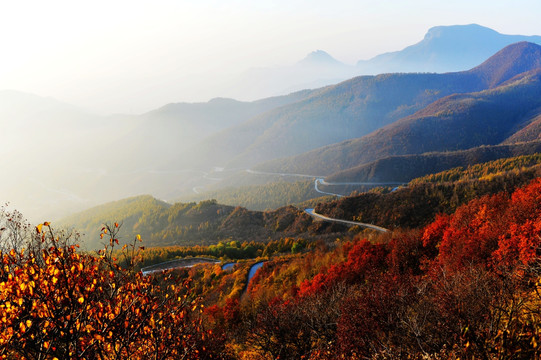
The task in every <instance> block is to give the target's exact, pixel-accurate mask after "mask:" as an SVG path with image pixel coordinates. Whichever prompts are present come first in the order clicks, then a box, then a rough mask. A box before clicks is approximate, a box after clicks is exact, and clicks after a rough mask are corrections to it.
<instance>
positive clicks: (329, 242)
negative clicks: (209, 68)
mask: <svg viewBox="0 0 541 360" xmlns="http://www.w3.org/2000/svg"><path fill="white" fill-rule="evenodd" d="M227 88H228V87H225V86H224V87H223V89H227ZM229 88H230V89H231V90H229V91H230V92H229V93H227V95H228V96H231V95H233V94H234V95H236V96H237V98H244V99H245V98H246V96H248V95H247V94H251V96H252V97H255V98H257V100H250V101H246V100H242V101H241V100H236V99H233V98H229V97H217V98H213V99H211V100H209V101H207V102H176V103H168V104H165V105H163V106H161V107H159V108H156V109H154V110H151V111H147V112H144V113H141V114H111V115H97V114H95V113H93V112H91V111H89V110H85V109H83V108H81V107H79V106H75V105H71V104H68V103H65V102H62V101H59V100H56V99H54V98H50V97H41V96H38V95H33V94H30V93H25V92H21V91H15V90H3V91H0V119H3V120H4V123H3V129H2V132H0V155H1V156H2V173H3V175H4V176H2V177H0V189H1V195H2V197H1V198H0V200H2V202H3V204H4V205H3V206H2V207H1V208H0V259H1V260H2V264H1V266H0V358H2V359H40V360H41V359H57V360H58V359H164V360H165V359H251V360H256V359H258V360H259V359H261V360H263V359H314V360H315V359H538V358H539V357H540V356H541V350H540V346H539V344H540V343H541V37H540V36H522V35H505V34H500V33H498V32H496V31H494V30H491V29H489V28H485V27H482V26H479V25H454V26H437V27H433V28H431V29H430V30H429V31H428V32H427V33H426V35H425V37H424V38H423V39H422V40H421V41H420V42H418V43H416V44H412V45H410V46H407V47H405V48H404V49H403V50H400V51H395V52H387V53H383V54H380V55H378V56H375V57H373V58H371V59H369V60H360V61H358V62H357V63H356V64H355V65H347V64H344V63H341V62H340V61H338V60H336V59H334V58H333V57H332V56H331V55H329V54H328V53H326V52H324V51H322V50H317V51H314V52H312V53H310V54H308V56H306V58H304V59H303V60H301V61H299V62H297V63H296V64H294V65H291V66H275V67H272V68H256V69H252V70H250V71H248V72H246V73H244V74H243V76H241V77H238V78H235V79H234V80H231V83H230V84H229ZM220 89H221V88H220ZM194 91H195V90H194ZM223 91H224V92H225V91H226V90H223Z"/></svg>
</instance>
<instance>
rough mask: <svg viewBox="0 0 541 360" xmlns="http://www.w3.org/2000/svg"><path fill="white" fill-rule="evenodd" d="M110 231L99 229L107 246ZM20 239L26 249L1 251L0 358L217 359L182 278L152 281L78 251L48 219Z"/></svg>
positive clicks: (102, 254) (216, 348) (99, 256)
mask: <svg viewBox="0 0 541 360" xmlns="http://www.w3.org/2000/svg"><path fill="white" fill-rule="evenodd" d="M8 221H11V219H9V220H8ZM115 225H116V224H115ZM116 231H117V227H115V226H112V227H105V228H103V229H102V233H103V234H104V235H105V237H109V241H110V246H113V245H115V244H116V243H117V242H118V240H117V239H116ZM27 240H28V242H27V244H26V249H20V250H15V249H11V250H10V251H8V252H4V253H2V254H1V259H2V268H1V269H0V311H1V318H0V356H1V357H2V358H6V359H11V358H17V359H149V358H152V359H181V358H190V359H198V358H213V357H217V356H213V354H214V355H215V354H216V353H219V347H220V345H219V344H218V343H219V341H215V339H213V338H211V336H210V332H209V331H206V330H205V329H204V328H203V325H202V322H201V316H200V313H201V311H202V309H201V306H200V304H199V303H198V301H197V299H195V298H192V297H190V295H189V291H186V288H187V287H189V282H187V281H180V282H179V281H175V280H174V279H172V278H165V279H163V281H161V282H160V283H159V284H158V283H157V282H156V280H155V279H153V278H151V277H143V276H142V275H141V274H140V273H134V272H132V271H130V269H123V268H121V267H119V266H118V265H117V264H116V263H115V261H114V259H112V258H110V256H109V255H110V251H107V249H105V250H103V251H101V252H100V253H99V254H97V255H91V254H86V253H81V252H80V251H78V249H77V246H76V245H72V244H70V243H69V242H68V241H65V237H63V236H57V235H56V234H55V233H54V231H53V229H52V228H51V227H50V226H49V224H48V223H45V224H40V225H39V226H38V227H37V228H36V233H35V234H33V235H32V237H31V238H30V239H27ZM134 246H135V245H134Z"/></svg>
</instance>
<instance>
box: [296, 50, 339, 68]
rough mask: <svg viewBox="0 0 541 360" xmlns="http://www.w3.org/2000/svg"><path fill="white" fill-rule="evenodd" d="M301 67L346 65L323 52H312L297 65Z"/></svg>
mask: <svg viewBox="0 0 541 360" xmlns="http://www.w3.org/2000/svg"><path fill="white" fill-rule="evenodd" d="M297 64H298V65H301V66H334V65H338V66H343V65H344V64H343V63H341V62H340V61H338V60H336V59H335V58H333V57H332V56H331V55H329V54H328V53H327V52H325V51H323V50H316V51H312V52H311V53H310V54H308V55H306V57H305V58H304V59H302V60H301V61H299V62H298V63H297Z"/></svg>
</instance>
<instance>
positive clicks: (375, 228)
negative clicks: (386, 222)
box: [304, 209, 390, 233]
mask: <svg viewBox="0 0 541 360" xmlns="http://www.w3.org/2000/svg"><path fill="white" fill-rule="evenodd" d="M304 211H305V212H306V213H307V214H309V215H310V216H313V217H315V218H318V219H320V220H323V221H329V222H337V223H340V224H346V225H358V226H362V227H366V228H369V229H374V230H377V231H381V232H385V233H386V232H389V231H390V230H389V229H385V228H382V227H380V226H377V225H372V224H366V223H362V222H357V221H349V220H342V219H333V218H330V217H327V216H325V215H321V214H318V213H316V212H315V211H314V209H304Z"/></svg>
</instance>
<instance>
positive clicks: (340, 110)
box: [0, 25, 541, 220]
mask: <svg viewBox="0 0 541 360" xmlns="http://www.w3.org/2000/svg"><path fill="white" fill-rule="evenodd" d="M429 34H430V36H428V34H427V36H426V37H425V39H424V40H423V41H421V42H420V43H418V44H415V45H412V46H411V47H408V48H406V49H404V50H403V51H401V52H397V53H393V54H392V56H391V55H389V54H385V56H383V55H382V57H381V58H380V60H377V61H381V63H382V64H383V63H385V64H387V65H385V66H388V65H389V64H391V63H392V62H394V63H400V62H402V63H403V64H406V63H408V62H411V63H414V62H415V61H414V60H413V59H417V64H418V66H419V69H430V66H431V65H430V63H427V62H426V61H428V60H427V59H431V60H430V61H432V62H433V63H434V64H436V63H437V64H443V65H441V66H443V67H444V66H447V65H445V61H443V60H441V61H439V60H438V59H441V58H442V57H443V55H444V54H445V52H444V49H447V48H452V47H453V46H455V48H456V49H457V50H456V52H455V54H453V52H452V51H451V52H448V57H445V58H449V59H451V58H453V56H454V57H455V58H456V59H458V57H460V58H468V59H470V60H469V61H473V59H474V58H475V57H476V56H477V57H481V56H483V55H482V54H484V52H486V51H489V49H490V46H494V47H497V46H499V45H501V44H504V43H505V42H507V41H512V40H516V39H522V38H529V39H531V40H535V41H539V38H538V37H512V36H507V35H501V34H498V33H496V32H494V31H491V30H489V29H486V28H482V27H480V26H476V25H468V26H455V27H437V28H433V29H431V30H430V31H429ZM476 34H479V37H478V38H475V37H476V36H477V35H476ZM483 41H486V42H488V43H489V44H491V45H490V46H488V45H487V46H479V47H476V46H474V45H473V44H475V43H476V42H483ZM539 42H541V41H539ZM443 44H448V46H447V47H446V46H443ZM457 44H462V45H463V46H466V45H467V46H469V47H460V46H461V45H460V46H459V45H457ZM468 44H469V45H468ZM464 49H470V50H471V51H467V52H466V53H464V51H466V50H464ZM499 49H501V48H500V47H499V48H498V49H497V50H499ZM477 50H478V51H477ZM497 50H495V51H494V52H492V53H490V55H493V54H494V53H496V51H497ZM427 54H433V55H434V56H432V55H430V56H429V55H427ZM435 54H440V55H441V56H440V57H438V56H436V55H435ZM465 54H468V56H465ZM490 55H489V56H490ZM489 56H485V57H483V59H486V58H488V57H489ZM381 59H386V60H385V61H383V60H381ZM389 59H394V60H392V61H391V60H389ZM463 60H464V61H466V59H463ZM377 61H376V59H374V63H376V62H377ZM457 61H458V60H457ZM480 62H481V61H479V62H478V63H476V65H477V64H479V63H480ZM453 63H454V64H456V62H455V61H451V60H449V64H453ZM464 64H465V63H464ZM295 66H296V67H301V68H308V67H314V68H317V69H320V70H321V69H322V67H323V68H333V69H341V70H340V71H344V74H345V73H346V72H347V71H349V70H351V69H352V68H355V67H353V66H347V65H344V64H341V63H340V62H338V61H336V60H335V59H333V58H332V57H331V56H330V55H328V54H326V53H325V52H323V51H316V52H314V53H312V54H310V55H309V56H308V57H307V58H306V59H305V60H303V61H301V62H300V63H299V64H297V65H295ZM408 66H409V65H408ZM438 66H440V65H438ZM472 67H473V66H472ZM540 68H541V52H540V47H539V46H538V45H535V44H533V43H531V42H530V43H526V42H521V43H517V44H514V45H512V46H509V47H507V48H505V49H504V50H501V51H500V52H498V53H497V54H496V55H494V56H492V57H491V58H490V59H489V60H487V61H485V62H484V63H483V64H481V65H479V66H477V67H474V68H473V69H471V70H467V69H465V71H462V72H455V73H444V74H431V73H410V74H404V73H400V74H398V73H396V74H382V75H377V76H359V77H355V78H351V79H349V80H346V81H343V82H341V83H338V84H336V85H330V86H326V87H322V88H318V89H315V90H303V91H299V92H294V93H291V94H289V95H284V96H277V97H272V98H265V99H262V100H258V101H253V102H242V101H237V100H232V99H225V98H219V99H213V100H211V101H209V102H207V103H195V104H188V103H176V104H168V105H165V106H163V107H161V108H159V109H156V110H154V111H151V112H148V113H145V114H142V115H139V116H123V115H115V116H109V117H102V116H95V115H92V114H88V113H87V112H85V111H82V110H80V109H77V108H75V107H72V106H69V105H67V104H62V103H60V102H57V101H55V100H52V99H47V98H41V97H37V96H32V95H27V94H21V93H15V92H2V93H0V116H2V118H4V119H11V121H9V122H8V127H7V128H6V129H7V131H6V132H3V133H2V134H1V135H0V136H2V140H3V147H2V154H3V155H4V157H5V158H6V161H5V162H4V166H5V171H6V173H11V174H13V176H9V177H4V178H3V179H2V180H0V181H1V183H0V185H1V188H2V189H5V190H4V191H5V193H4V194H1V195H2V200H4V199H5V200H6V201H11V202H12V205H13V207H15V208H18V209H21V210H22V211H23V212H24V214H25V215H26V216H28V217H30V218H31V219H32V218H35V217H36V216H40V218H39V219H38V220H43V219H42V217H46V218H48V219H49V218H52V217H59V216H62V215H67V214H69V213H72V212H73V211H75V210H82V209H84V208H87V207H90V206H92V205H96V204H99V203H103V202H106V201H111V200H115V199H120V198H125V197H128V196H133V195H139V194H152V195H153V196H155V197H157V198H161V199H166V200H171V199H177V198H179V197H181V196H182V195H183V194H193V193H194V192H202V191H204V190H205V189H206V188H207V187H208V188H214V189H216V188H219V187H220V186H225V185H232V184H233V185H237V184H240V183H242V184H250V183H257V182H261V181H267V180H265V179H261V176H260V177H259V178H258V179H255V178H253V177H251V176H250V175H247V173H246V172H245V169H247V168H251V167H254V168H256V169H259V170H264V171H268V172H295V173H299V172H300V173H304V174H317V175H331V174H333V173H336V172H342V171H346V170H347V169H349V168H354V167H359V166H363V164H369V163H371V162H373V161H376V160H378V159H384V158H386V157H389V156H397V155H407V154H421V153H423V152H426V151H449V150H459V149H468V148H471V147H477V146H480V145H497V144H500V143H505V144H514V143H517V142H521V141H530V140H536V139H538V138H539V129H540V128H541V125H539V124H541V120H539V114H540V113H541V111H539V109H540V108H541V104H540V103H539V99H540V98H541V97H540V96H539V95H540V92H541V91H540V81H541V80H540V72H539V69H540ZM333 71H334V70H333ZM337 71H338V70H337ZM356 71H357V70H356ZM427 71H428V70H427ZM420 72H425V71H420ZM330 73H331V72H329V74H330ZM320 74H323V72H320ZM293 78H294V77H292V79H293ZM276 79H278V76H276ZM310 79H311V81H316V82H317V81H318V78H316V77H311V78H310ZM284 84H285V83H284ZM487 127H490V129H492V131H486V128H487ZM44 134H47V135H46V136H44ZM51 134H52V135H51ZM20 144H25V145H24V151H23V150H20V149H21V148H20ZM521 151H522V150H521ZM524 151H525V152H526V153H527V151H526V150H524ZM288 156H293V157H291V158H284V157H288ZM280 158H283V159H280ZM267 161H271V162H268V163H265V162H267ZM349 174H350V175H351V173H349ZM231 175H233V176H234V177H230V176H231ZM38 179H39V180H38Z"/></svg>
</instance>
